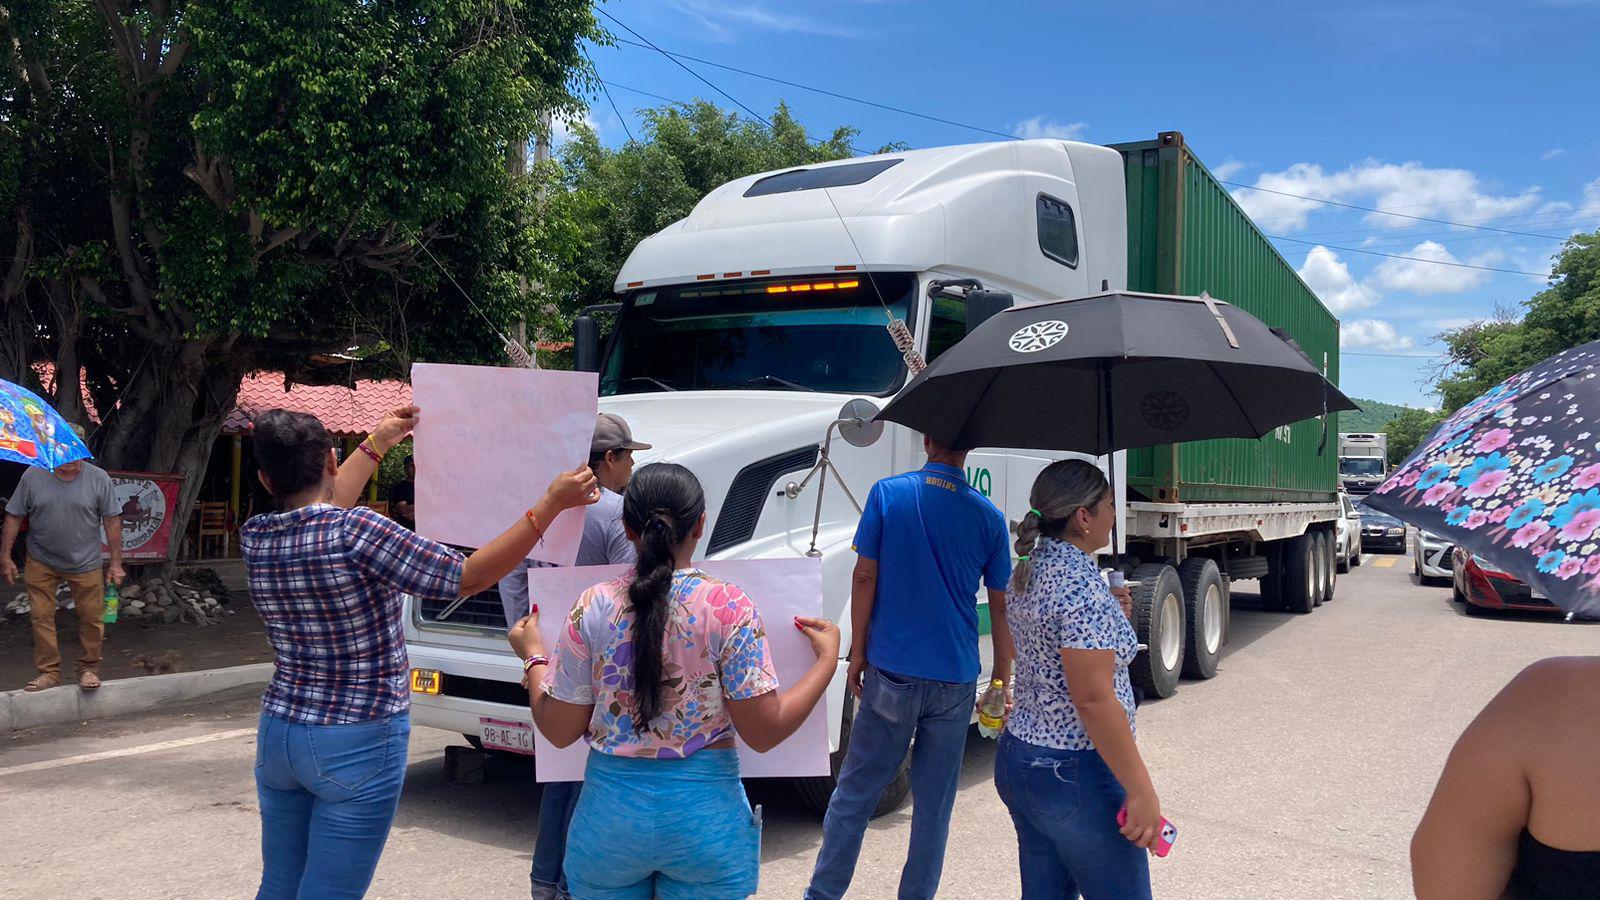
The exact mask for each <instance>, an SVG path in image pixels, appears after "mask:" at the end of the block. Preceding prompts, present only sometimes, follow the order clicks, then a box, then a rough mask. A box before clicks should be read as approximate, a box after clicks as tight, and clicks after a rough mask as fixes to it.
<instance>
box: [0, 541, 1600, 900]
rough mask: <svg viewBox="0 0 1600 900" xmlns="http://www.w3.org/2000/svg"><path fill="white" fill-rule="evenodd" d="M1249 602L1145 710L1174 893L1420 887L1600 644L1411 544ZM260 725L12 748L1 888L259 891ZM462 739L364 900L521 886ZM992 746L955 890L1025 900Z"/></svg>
mask: <svg viewBox="0 0 1600 900" xmlns="http://www.w3.org/2000/svg"><path fill="white" fill-rule="evenodd" d="M1396 563H1398V565H1396ZM1251 586H1253V585H1252V584H1251V583H1249V582H1246V583H1245V584H1244V585H1242V587H1251ZM1255 607H1256V598H1255V597H1254V596H1253V595H1250V594H1246V593H1244V592H1243V591H1242V590H1241V591H1240V592H1239V593H1238V594H1237V595H1236V597H1235V603H1234V610H1233V616H1234V618H1233V641H1232V644H1231V646H1230V649H1229V653H1228V655H1227V657H1226V659H1225V660H1224V662H1223V664H1222V668H1221V673H1220V674H1219V676H1218V677H1217V678H1216V679H1214V680H1212V681H1209V682H1204V683H1185V684H1184V685H1183V687H1182V690H1181V691H1180V692H1179V694H1178V696H1176V697H1175V698H1173V699H1171V700H1167V701H1164V702H1160V703H1153V704H1149V705H1147V706H1146V707H1145V708H1144V709H1143V710H1141V713H1140V743H1141V746H1142V747H1143V749H1144V752H1145V754H1146V755H1147V758H1148V760H1149V762H1150V767H1151V770H1152V772H1153V773H1154V775H1155V781H1156V785H1157V788H1158V790H1160V791H1161V792H1162V798H1163V804H1164V808H1165V811H1166V812H1167V814H1168V816H1169V817H1170V818H1171V819H1172V820H1173V821H1174V822H1176V823H1178V826H1179V828H1180V830H1181V838H1180V841H1179V848H1178V850H1177V851H1176V852H1175V853H1174V855H1173V856H1172V857H1171V858H1169V859H1166V860H1156V861H1154V866H1153V870H1154V872H1155V878H1156V888H1157V896H1169V897H1199V898H1213V897H1215V898H1275V900H1277V898H1378V897H1383V898H1388V897H1404V896H1408V891H1407V886H1408V881H1407V868H1406V857H1405V848H1406V842H1407V840H1408V839H1409V836H1410V832H1411V829H1412V827H1413V826H1414V825H1415V823H1416V820H1417V818H1418V816H1419V815H1420V814H1421V810H1422V808H1423V806H1424V805H1425V803H1426V801H1427V797H1428V794H1429V792H1430V791H1431V790H1432V786H1433V782H1434V779H1435V778H1436V777H1437V775H1438V770H1439V767H1440V765H1441V764H1442V761H1443V759H1444V756H1445V754H1446V752H1447V751H1448V749H1449V747H1450V744H1451V743H1452V741H1453V740H1454V739H1455V736H1456V735H1457V734H1458V733H1459V732H1460V730H1461V729H1462V727H1464V726H1465V725H1466V723H1467V722H1468V721H1469V720H1470V719H1471V717H1472V715H1473V714H1474V713H1475V712H1476V711H1477V710H1478V709H1479V708H1480V707H1481V706H1482V705H1483V703H1484V702H1485V701H1486V700H1488V699H1489V697H1490V696H1492V695H1493V693H1494V692H1495V691H1496V690H1497V689H1498V688H1499V687H1500V686H1501V685H1502V684H1503V683H1504V682H1505V681H1506V680H1507V679H1508V678H1510V677H1511V676H1512V675H1514V674H1515V673H1516V672H1517V671H1518V670H1519V669H1520V668H1521V667H1522V666H1524V665H1526V664H1527V663H1529V662H1532V661H1534V660H1536V659H1539V658H1541V657H1545V656H1551V655H1560V654H1577V653H1586V652H1587V653H1592V652H1593V651H1594V646H1595V638H1596V635H1597V632H1595V631H1592V630H1590V629H1589V628H1588V627H1585V626H1566V625H1561V624H1559V623H1558V622H1556V621H1553V620H1549V619H1543V618H1526V617H1524V618H1515V619H1469V618H1466V617H1465V616H1464V615H1462V614H1461V613H1460V612H1459V611H1458V609H1457V608H1455V607H1454V606H1453V604H1451V603H1450V600H1449V591H1448V590H1445V589H1442V588H1423V587H1420V586H1417V585H1415V584H1413V582H1412V579H1411V574H1410V560H1409V559H1407V558H1405V557H1383V556H1377V557H1369V558H1368V564H1367V565H1365V566H1363V567H1361V568H1359V569H1357V570H1356V571H1355V572H1354V573H1352V574H1351V575H1348V576H1344V577H1342V578H1341V579H1340V584H1339V592H1338V595H1337V597H1336V599H1335V600H1334V601H1333V602H1332V603H1331V604H1329V605H1328V606H1325V607H1323V608H1322V609H1320V610H1318V611H1317V612H1316V613H1314V614H1313V615H1311V616H1309V617H1295V616H1290V615H1284V614H1268V613H1262V612H1260V611H1259V610H1258V609H1256V608H1255ZM254 715H255V703H254V701H252V700H250V699H238V700H232V701H228V702H221V703H213V704H210V705H207V706H202V707H195V708H193V709H190V710H188V711H183V712H173V713H169V714H163V715H159V716H147V717H142V718H137V719H132V720H122V721H103V722H95V723H88V724H85V725H81V726H68V727H61V728H53V729H44V730H41V731H38V732H33V733H28V734H23V735H20V736H16V737H13V738H10V739H9V740H7V739H0V798H3V800H0V834H4V835H5V836H6V837H5V839H4V840H3V841H0V873H3V874H0V897H4V898H12V897H16V898H30V900H32V898H57V897H60V898H67V897H71V898H84V900H89V898H96V897H104V898H112V897H115V898H119V900H123V898H126V900H140V898H167V897H182V898H189V897H195V898H215V897H243V896H250V895H251V894H253V891H254V886H255V879H256V876H257V868H256V867H257V856H256V854H257V847H258V841H257V819H256V810H255V796H254V790H253V787H252V783H251V781H250V777H249V776H250V767H251V764H252V763H253V761H254V743H253V725H254ZM459 742H460V738H459V737H458V736H455V735H449V734H445V733H443V732H437V731H432V730H429V729H420V728H419V729H418V730H417V732H416V733H415V734H414V735H413V737H412V742H411V769H410V773H409V775H408V778H407V783H406V792H405V798H404V800H403V801H402V804H401V810H400V815H399V819H398V821H397V822H396V825H395V829H394V833H393V835H392V836H391V837H390V840H389V845H388V849H387V852H386V853H385V856H384V859H383V863H382V864H381V866H380V867H379V869H378V875H377V880H376V882H375V883H374V886H373V890H372V893H371V896H373V897H376V898H450V897H473V898H478V897H513V896H525V894H524V893H523V892H524V890H525V887H526V883H527V882H526V879H527V871H528V858H529V850H530V847H531V844H532V839H533V837H532V836H533V832H534V820H535V818H536V810H537V800H538V791H539V789H538V787H537V786H536V785H535V784H533V783H532V781H531V779H530V778H528V777H527V774H526V771H525V767H512V766H507V767H505V768H503V769H501V770H500V771H498V772H495V773H493V774H494V776H495V777H493V778H492V779H491V781H490V782H489V783H486V784H483V785H474V786H461V785H451V784H448V783H446V781H445V778H444V775H443V764H442V758H443V753H444V747H445V746H446V745H447V744H451V743H459ZM85 755H93V758H91V759H80V757H83V756H85ZM993 759H994V751H993V745H992V744H989V743H988V742H986V741H982V740H981V739H979V738H977V737H976V736H974V738H973V741H972V744H971V745H970V749H969V750H968V753H967V761H966V768H965V771H964V773H963V779H962V785H963V787H962V793H961V797H960V801H959V803H958V804H957V806H956V812H955V819H954V822H953V825H952V835H951V842H950V847H951V849H950V854H949V856H948V858H947V863H946V867H945V879H944V891H943V892H942V894H941V896H946V897H959V898H969V897H970V898H1005V897H1015V896H1017V894H1018V889H1017V883H1016V874H1015V873H1016V850H1015V845H1014V841H1013V834H1012V831H1011V826H1010V820H1009V819H1008V818H1007V816H1006V813H1005V810H1004V808H1003V807H1002V806H1001V804H1000V802H999V800H998V799H997V798H996V796H995V793H994V787H993V784H992V782H991V780H990V775H991V767H992V765H993ZM757 794H758V796H757V798H756V799H757V800H758V801H759V802H763V803H765V804H766V806H767V819H766V821H767V827H766V836H765V847H764V851H763V869H762V892H761V894H760V896H761V897H785V898H797V897H799V895H800V892H801V890H802V888H803V886H804V883H805V880H806V878H807V876H808V875H809V872H810V867H811V862H812V860H813V859H814V857H815V854H816V849H817V845H818V841H819V838H820V827H819V822H818V820H817V819H816V817H814V816H813V815H811V814H810V813H808V812H806V811H805V810H803V809H802V808H801V807H800V806H799V804H798V803H796V802H795V801H794V800H792V799H791V798H790V796H789V794H788V793H787V791H786V790H785V789H783V788H782V787H781V786H775V785H773V786H767V787H764V788H759V789H758V790H757ZM909 822H910V815H909V809H908V810H905V811H902V812H899V813H896V814H893V815H890V816H887V817H884V818H883V819H880V820H878V821H877V822H875V823H874V825H873V828H872V830H871V832H870V833H869V835H868V838H867V844H866V849H865V852H864V854H863V860H862V864H861V868H860V871H859V874H858V876H857V881H856V884H857V890H856V891H855V892H854V893H853V894H852V896H858V897H892V896H894V885H895V883H896V877H897V874H898V870H899V864H900V861H901V860H902V859H903V854H904V847H905V839H906V833H907V829H908V826H909Z"/></svg>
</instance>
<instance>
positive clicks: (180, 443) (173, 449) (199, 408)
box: [98, 337, 249, 562]
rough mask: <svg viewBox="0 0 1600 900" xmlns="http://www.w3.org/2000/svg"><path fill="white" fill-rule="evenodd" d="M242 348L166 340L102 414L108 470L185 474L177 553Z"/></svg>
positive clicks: (242, 367)
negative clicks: (113, 406)
mask: <svg viewBox="0 0 1600 900" xmlns="http://www.w3.org/2000/svg"><path fill="white" fill-rule="evenodd" d="M248 368H249V354H248V353H246V352H241V350H240V348H239V347H238V346H237V341H236V340H235V339H234V338H232V337H223V338H206V339H200V340H190V341H183V342H180V343H176V344H172V345H169V346H168V347H166V348H162V349H161V350H158V351H156V352H155V353H154V354H152V358H151V360H150V361H149V362H148V363H147V364H146V365H144V366H142V367H141V368H140V369H139V370H138V371H137V373H136V374H135V375H134V377H133V379H132V380H131V381H130V382H129V384H128V386H127V389H126V390H125V391H124V392H123V397H122V400H121V403H120V405H119V407H118V408H117V410H116V411H115V412H114V413H111V414H110V415H109V416H108V417H107V418H108V421H107V422H106V425H105V426H104V438H103V440H102V441H101V451H100V455H99V458H98V461H99V462H100V463H101V464H102V465H103V466H105V467H106V468H109V469H122V470H131V471H143V472H158V473H167V472H176V473H180V474H182V475H183V476H184V479H183V486H182V488H181V489H180V490H179V492H178V505H177V509H176V510H175V511H174V514H173V520H172V535H173V541H172V544H171V548H172V549H171V552H170V553H169V556H168V559H169V562H170V560H172V559H175V558H176V557H177V552H178V548H179V545H180V544H181V543H182V537H183V535H184V533H185V532H186V531H187V529H188V525H189V518H190V512H191V511H192V509H193V507H194V503H195V500H196V498H197V497H198V496H199V493H200V486H201V484H203V483H204V481H205V477H206V469H207V466H208V464H209V463H210V460H211V448H212V445H213V444H214V443H215V441H216V439H217V435H218V433H219V432H220V431H221V429H222V423H223V422H224V421H225V420H226V419H227V417H228V414H229V413H230V412H232V411H233V407H234V403H235V402H236V401H237V400H238V397H239V384H240V382H241V381H243V379H244V373H245V372H246V371H247V370H248Z"/></svg>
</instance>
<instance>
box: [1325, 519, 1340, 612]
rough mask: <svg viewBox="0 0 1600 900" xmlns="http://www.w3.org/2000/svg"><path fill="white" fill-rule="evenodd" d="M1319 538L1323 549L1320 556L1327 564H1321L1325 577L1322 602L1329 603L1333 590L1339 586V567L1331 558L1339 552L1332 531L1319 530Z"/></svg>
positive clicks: (1331, 599)
mask: <svg viewBox="0 0 1600 900" xmlns="http://www.w3.org/2000/svg"><path fill="white" fill-rule="evenodd" d="M1321 538H1322V550H1323V554H1322V558H1323V559H1324V560H1327V565H1325V566H1323V569H1322V574H1323V576H1324V578H1326V582H1325V583H1326V585H1327V587H1326V589H1325V590H1324V591H1323V592H1322V602H1323V603H1331V602H1333V592H1334V590H1335V589H1337V588H1338V586H1339V567H1338V566H1337V565H1336V564H1335V563H1334V559H1333V557H1334V555H1335V554H1337V553H1338V552H1339V548H1338V547H1337V546H1335V544H1336V542H1337V539H1336V538H1335V537H1334V536H1333V532H1331V531H1324V532H1321Z"/></svg>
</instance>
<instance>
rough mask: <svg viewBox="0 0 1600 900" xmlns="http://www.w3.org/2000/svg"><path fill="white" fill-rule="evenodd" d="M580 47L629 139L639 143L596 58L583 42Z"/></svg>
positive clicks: (631, 141)
mask: <svg viewBox="0 0 1600 900" xmlns="http://www.w3.org/2000/svg"><path fill="white" fill-rule="evenodd" d="M578 48H579V49H580V50H583V58H584V59H587V60H589V68H591V69H594V78H595V80H596V81H599V82H600V90H602V91H604V92H605V95H606V101H607V102H609V103H610V104H611V111H612V112H613V113H616V116H617V121H619V122H621V123H622V130H623V131H625V132H627V135H628V141H629V142H630V143H638V142H637V141H635V140H634V139H633V129H632V128H629V127H628V120H627V119H624V118H623V117H622V110H620V109H617V101H616V100H614V99H612V97H611V88H609V87H607V86H606V83H605V81H604V80H603V79H602V78H601V77H600V67H599V66H597V65H595V64H594V60H593V59H591V58H590V57H589V51H588V50H587V49H586V48H584V47H583V45H582V44H579V45H578Z"/></svg>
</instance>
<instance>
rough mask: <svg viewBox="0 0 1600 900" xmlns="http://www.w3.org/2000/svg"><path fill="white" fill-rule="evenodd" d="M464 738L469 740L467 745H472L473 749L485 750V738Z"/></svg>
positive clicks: (471, 736)
mask: <svg viewBox="0 0 1600 900" xmlns="http://www.w3.org/2000/svg"><path fill="white" fill-rule="evenodd" d="M462 737H464V738H466V739H467V743H468V744H471V745H472V749H474V750H482V749H483V738H480V737H478V736H477V735H475V734H463V735H462Z"/></svg>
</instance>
